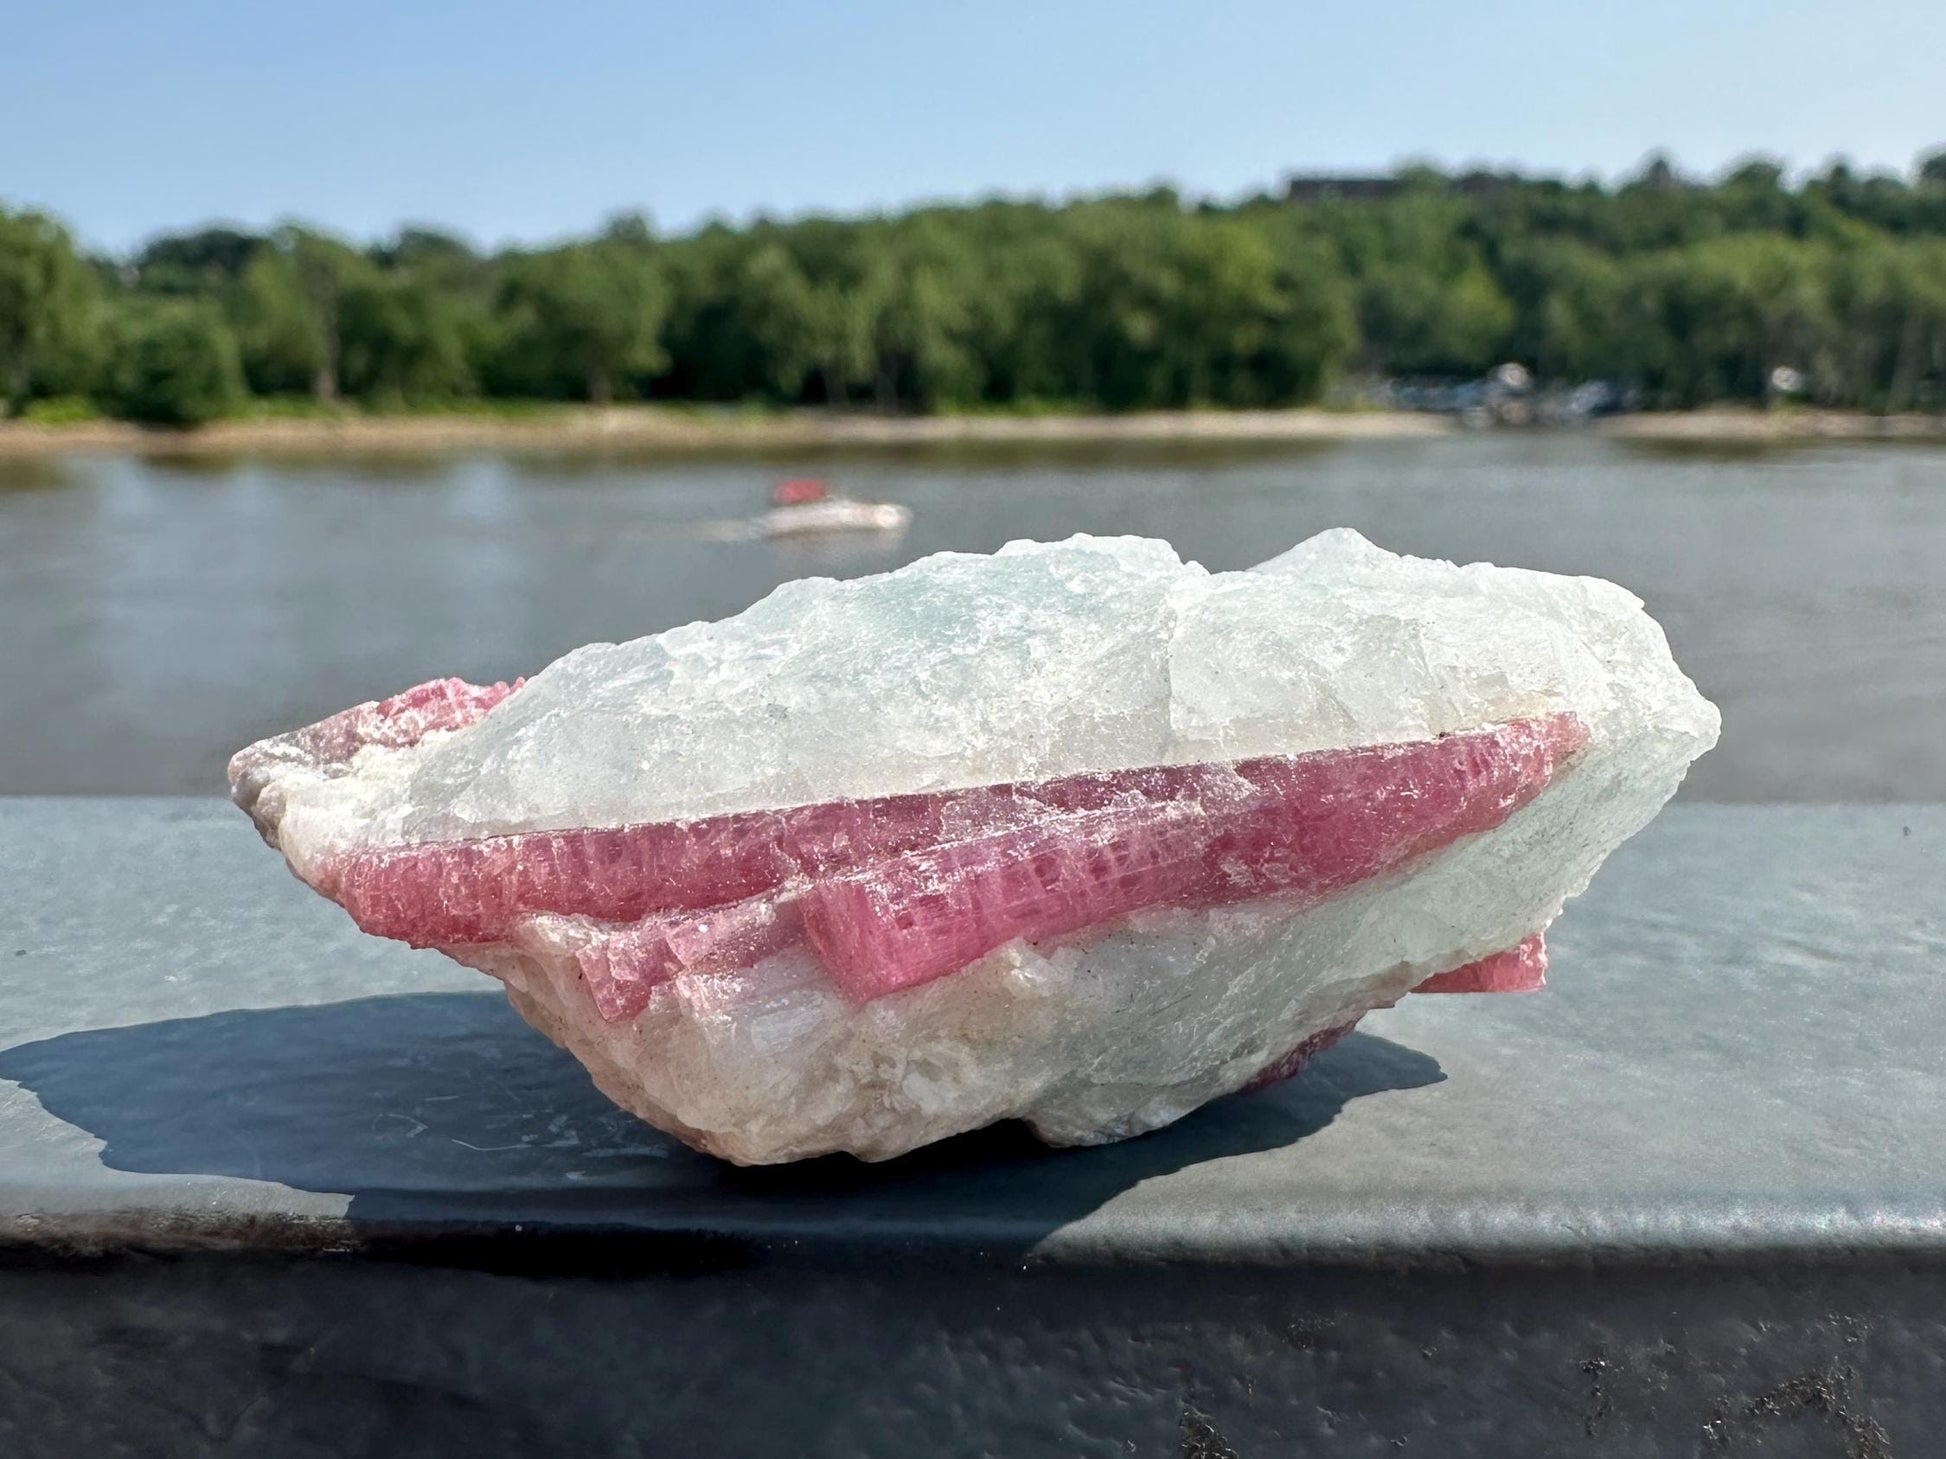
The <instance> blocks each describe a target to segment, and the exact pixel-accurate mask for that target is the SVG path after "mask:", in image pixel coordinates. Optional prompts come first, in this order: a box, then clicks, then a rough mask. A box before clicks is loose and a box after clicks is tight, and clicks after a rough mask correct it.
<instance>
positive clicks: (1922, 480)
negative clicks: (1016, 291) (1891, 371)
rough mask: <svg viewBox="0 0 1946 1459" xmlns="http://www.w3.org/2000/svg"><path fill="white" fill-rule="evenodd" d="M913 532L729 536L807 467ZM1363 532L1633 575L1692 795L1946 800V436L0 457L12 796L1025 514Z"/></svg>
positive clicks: (895, 559) (1272, 542) (161, 764)
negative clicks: (352, 457)
mask: <svg viewBox="0 0 1946 1459" xmlns="http://www.w3.org/2000/svg"><path fill="white" fill-rule="evenodd" d="M807 470H808V471H815V472H817V473H819V474H823V475H826V476H829V477H831V478H833V479H834V480H835V481H837V482H838V483H839V484H841V485H842V486H844V487H846V488H848V489H850V490H851V491H853V492H855V493H857V494H859V495H862V496H869V497H874V498H879V499H883V500H890V501H899V502H905V503H907V504H908V505H910V506H911V507H912V509H913V512H914V522H913V528H912V531H911V533H910V534H909V535H908V536H907V537H906V538H905V539H904V540H903V541H901V542H898V543H896V544H891V543H881V542H874V541H869V540H853V541H826V542H798V543H774V542H760V541H736V540H726V537H727V534H725V533H724V532H722V531H721V530H720V529H719V527H717V526H714V525H712V524H719V523H721V522H723V521H724V520H726V519H737V518H741V517H745V516H748V515H750V514H752V513H755V512H757V511H759V510H760V509H761V508H762V505H763V503H764V499H765V495H766V493H767V491H768V489H769V487H770V485H771V484H772V483H773V482H774V481H776V480H777V479H778V478H779V477H781V476H785V475H792V474H798V473H800V472H803V471H807ZM1337 525H1349V526H1353V527H1356V528H1358V529H1359V530H1360V531H1362V532H1364V533H1365V534H1366V535H1367V536H1369V537H1371V538H1372V539H1373V540H1374V541H1376V542H1379V543H1381V544H1382V545H1384V546H1387V547H1390V548H1393V549H1395V550H1398V551H1404V552H1412V553H1418V554H1423V555H1432V556H1440V557H1450V558H1456V559H1459V560H1461V561H1466V560H1470V559H1476V558H1488V559H1491V560H1493V561H1496V562H1502V563H1515V564H1520V565H1523V566H1529V567H1539V568H1547V569H1550V570H1552V571H1556V572H1570V573H1594V574H1599V575H1600V576H1602V577H1608V578H1613V579H1615V580H1616V581H1618V582H1621V583H1625V584H1627V585H1628V586H1629V587H1630V588H1632V589H1634V590H1635V591H1636V592H1637V593H1639V594H1641V596H1642V597H1643V598H1644V599H1646V600H1647V602H1648V605H1649V608H1650V611H1652V612H1653V613H1654V614H1655V615H1656V616H1657V617H1658V618H1659V619H1661V621H1662V623H1663V624H1664V625H1665V627H1667V629H1668V631H1669V637H1670V640H1671V642H1672V643H1673V644H1674V646H1675V650H1676V654H1677V657H1678V658H1679V659H1680V661H1681V662H1682V664H1683V665H1684V667H1685V668H1686V669H1687V670H1688V671H1689V672H1690V674H1691V675H1692V676H1693V677H1694V678H1695V679H1696V680H1697V682H1698V683H1699V684H1700V685H1701V686H1702V688H1703V690H1704V692H1706V693H1707V694H1709V695H1710V696H1711V697H1713V698H1714V699H1715V700H1716V701H1717V702H1718V703H1719V704H1720V705H1721V706H1722V708H1723V713H1724V720H1725V732H1724V738H1723V744H1722V746H1721V747H1720V748H1719V749H1718V750H1717V751H1716V753H1715V754H1713V755H1711V756H1710V757H1709V758H1707V759H1706V760H1704V761H1703V762H1702V763H1701V764H1700V765H1699V766H1698V767H1697V769H1696V770H1695V772H1694V773H1693V774H1692V776H1691V779H1690V781H1689V784H1688V786H1687V788H1686V791H1685V793H1686V794H1687V795H1690V796H1691V797H1696V798H1703V799H1717V800H1846V799H1858V800H1888V799H1890V800H1899V799H1926V800H1937V799H1942V798H1946V735H1942V733H1941V727H1940V717H1941V714H1940V711H1941V690H1942V688H1943V687H1946V582H1942V571H1943V570H1946V449H1941V448H1934V447H1860V448H1829V449H1827V448H1816V449H1796V450H1783V451H1771V452H1765V453H1758V454H1749V455H1741V456H1725V455H1721V454H1715V455H1711V454H1695V453H1675V454H1672V453H1668V452H1650V451H1645V450H1642V449H1639V448H1628V447H1624V446H1621V445H1618V444H1614V443H1610V442H1606V441H1603V440H1600V439H1598V438H1594V437H1588V436H1510V435H1481V436H1472V437H1462V438H1456V439H1450V440H1433V441H1388V442H1367V443H1359V444H1348V445H1340V446H1323V447H1305V448H1295V449H1288V448H1287V449H1280V450H1275V451H1254V452H1236V451H1228V452H1225V451H1208V450H1202V451H1196V452H1183V451H1180V450H1166V449H1149V450H1144V451H1123V452H1117V453H1111V454H1106V455H1104V454H1101V453H1098V452H1097V453H1076V454H1071V455H1048V454H1046V453H1039V454H1031V453H1030V454H1017V455H1006V454H994V453H991V452H988V453H985V454H979V455H960V454H950V453H948V454H938V453H933V454H915V455H907V456H884V455H879V456H872V457H861V458H836V459H834V458H826V459H823V460H817V461H807V460H792V459H781V458H780V459H774V460H768V461H727V460H709V461H688V462H674V463H672V462H667V461H663V462H629V461H620V460H585V459H584V460H580V461H557V460H544V459H525V458H522V459H511V458H505V457H495V456H480V457H463V458H455V459H452V460H446V461H440V462H436V463H429V464H428V463H421V464H402V463H399V462H396V461H394V462H363V461H347V460H330V461H321V462H317V463H294V462H290V461H267V460H266V461H239V462H225V463H203V464H184V463H170V462H161V461H146V460H138V459H133V458H99V459H76V460H70V461H65V462H61V463H58V464H50V463H39V462H35V463H6V462H0V686H3V687H0V793H19V792H61V793H67V792H219V791H221V790H222V788H223V765H224V761H225V759H226V758H227V757H228V755H229V753H230V752H231V751H232V750H233V749H235V748H236V747H237V746H239V745H241V744H244V743H246V742H248V741H249V740H252V739H255V738H257V737H258V736H261V735H264V734H268V733H271V732H273V731H277V730H282V729H287V728H289V727H291V726H293V725H297V724H301V723H305V722H308V721H310V720H313V719H316V718H318V717H320V716H322V715H324V714H327V713H329V712H331V711H333V710H336V709H340V708H342V707H344V706H345V705H347V704H351V703H353V702H355V701H358V700H362V699H370V698H375V697H379V696H382V695H385V694H387V693H390V692H392V691H394V690H397V689H399V688H401V687H403V686H405V685H407V684H411V683H414V682H417V681H418V680H421V679H426V678H430V677H433V676H435V675H441V674H459V675H463V676H465V677H467V678H472V679H495V678H502V677H511V676H513V675H515V674H519V673H527V672H532V671H533V670H535V669H537V668H539V667H540V666H542V665H543V664H545V663H547V662H548V661H549V660H550V659H552V658H554V657H555V656H557V655H558V654H560V653H562V652H564V651H565V650H567V649H570V648H573V647H575V646H576V645H578V644H581V643H585V642H587V641H589V640H591V639H618V638H629V637H634V636H636V635H638V634H643V633H652V632H655V631H656V630H658V629H663V628H667V627H669V626H671V625H673V624H677V623H682V622H686V621H689V620H691V619H696V618H714V617H720V616H722V615H724V614H727V613H733V612H735V611H737V610H738V609H739V608H742V607H743V606H745V605H746V604H748V603H750V602H751V601H753V600H754V599H756V598H758V597H760V596H762V595H763V594H764V593H765V592H767V591H769V590H770V589H771V588H772V587H774V586H775V585H776V584H777V583H779V582H782V581H784V580H785V579H788V578H792V577H799V576H803V575H805V574H813V573H823V574H832V575H837V576H852V575H856V574H860V573H868V572H875V571H879V570H881V569H884V568H888V567H892V566H896V565H897V564H899V563H901V562H905V561H908V560H910V559H911V558H913V557H917V556H919V555H921V554H924V553H928V552H935V551H938V550H940V549H942V548H958V549H962V550H967V551H975V552H984V551H989V550H991V549H992V548H995V547H997V546H999V545H1000V544H1001V543H1003V542H1005V541H1007V540H1008V539H1009V538H1013V537H1041V538H1048V537H1062V536H1066V535H1067V534H1069V533H1071V532H1096V533H1120V532H1134V533H1143V534H1148V535H1154V536H1160V537H1166V538H1168V539H1170V540H1171V541H1172V542H1174V543H1175V544H1176V545H1177V547H1178V548H1179V549H1180V550H1181V551H1182V552H1183V554H1184V555H1185V556H1188V557H1193V558H1197V559H1199V560H1201V561H1202V562H1204V563H1205V564H1207V565H1208V566H1210V567H1211V568H1235V567H1242V566H1245V565H1247V564H1249V563H1252V562H1256V561H1259V560H1261V559H1262V558H1264V557H1267V556H1270V555H1271V554H1273V553H1275V552H1278V551H1280V550H1282V549H1283V548H1285V547H1287V546H1289V545H1290V544H1291V543H1293V542H1296V541H1298V540H1299V539H1301V538H1303V537H1306V536H1308V535H1310V534H1311V533H1313V532H1315V531H1318V530H1319V529H1321V528H1324V527H1330V526H1337Z"/></svg>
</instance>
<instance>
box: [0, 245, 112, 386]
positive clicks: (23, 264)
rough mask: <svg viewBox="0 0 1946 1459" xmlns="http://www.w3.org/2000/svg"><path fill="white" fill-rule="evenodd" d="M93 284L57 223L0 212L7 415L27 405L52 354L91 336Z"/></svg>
mask: <svg viewBox="0 0 1946 1459" xmlns="http://www.w3.org/2000/svg"><path fill="white" fill-rule="evenodd" d="M91 284H92V280H91V278H90V275H89V272H88V270H87V269H86V268H84V267H83V266H82V264H81V262H80V260H79V259H77V258H76V257H75V253H74V245H73V243H72V241H71V240H70V239H69V237H68V234H67V230H66V229H64V228H63V227H61V225H60V224H59V223H57V222H55V221H54V220H53V219H52V218H50V217H48V216H47V215H46V214H44V213H35V212H18V213H10V212H8V211H7V210H6V209H5V208H0V404H4V405H5V407H6V409H7V411H8V412H9V413H14V412H17V411H19V410H20V408H21V407H22V406H23V405H24V404H25V403H26V401H27V397H28V394H29V392H30V391H31V390H32V388H33V386H34V381H35V374H36V367H37V365H38V364H40V363H41V362H43V361H44V360H45V358H46V357H47V355H48V353H49V352H50V351H53V350H58V349H60V348H61V347H63V346H67V347H69V348H74V347H76V345H77V343H78V341H79V339H80V337H81V336H82V335H83V333H84V332H85V331H86V330H87V328H88V325H89V322H90V320H89V311H90V305H91V295H92V292H93V291H92V288H91Z"/></svg>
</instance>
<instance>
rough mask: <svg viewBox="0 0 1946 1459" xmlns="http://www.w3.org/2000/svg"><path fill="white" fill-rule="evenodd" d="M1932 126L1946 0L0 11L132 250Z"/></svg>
mask: <svg viewBox="0 0 1946 1459" xmlns="http://www.w3.org/2000/svg"><path fill="white" fill-rule="evenodd" d="M1940 144H1946V0H1842V3H1841V0H1817V3H1801V0H1768V3H1759V0H1726V3H1724V0H1627V3H1619V0H1603V3H1584V0H1516V3H1503V4H1491V3H1486V4H1481V3H1474V4H1466V3H1459V0H1439V3H1421V0H1338V3H1333V4H1302V3H1284V4H1276V3H1269V0H1177V3H1168V4H1165V3H1161V0H1110V3H1103V0H1032V3H1017V0H977V3H964V0H958V3H951V4H946V3H922V0H906V3H899V4H893V3H882V0H857V3H850V4H830V3H827V4H815V3H812V4H805V3H799V4H781V3H768V0H690V3H685V4H663V3H637V4H621V3H600V0H555V3H552V4H538V3H529V4H513V3H505V0H472V3H468V4H456V3H455V4H436V3H432V0H321V3H303V0H299V3H278V0H255V3H248V4H246V3H243V0H168V3H158V0H96V3H59V0H0V199H4V200H6V201H9V202H12V203H15V204H21V203H31V204H35V205H38V206H42V207H47V208H51V209H53V210H54V211H55V212H57V213H59V214H61V215H62V216H63V217H65V218H66V219H67V220H68V221H69V222H70V223H71V224H72V225H74V227H75V228H76V229H77V230H78V231H79V232H80V234H81V235H82V236H83V237H84V238H85V239H87V240H88V241H89V242H90V243H93V244H96V245H101V246H107V247H113V248H125V247H128V246H129V245H131V244H133V243H136V242H137V241H139V240H140V239H142V238H144V237H146V236H148V235H149V234H151V233H154V232H156V231H158V230H161V229H165V228H176V227H182V226H186V225H191V224H195V223H199V222H203V221H205V220H212V219H229V220H235V221H240V222H243V223H246V224H252V225H261V224H265V223H268V222H270V221H272V220H273V219H276V218H278V217H282V216H291V215H295V216H301V217H305V218H308V219H311V220H314V221H316V222H319V223H323V224H325V225H327V226H330V227H334V228H337V229H340V230H343V231H345V232H348V233H350V234H353V235H356V236H361V237H371V236H376V235H378V234H381V233H385V232H388V231H390V230H391V229H392V228H394V227H396V226H397V225H398V224H399V223H401V222H404V221H421V222H428V223H435V224H441V225H445V226H449V227H453V228H456V229H458V230H459V231H461V232H463V233H465V234H467V235H469V236H471V237H472V238H474V239H475V240H476V241H479V242H482V243H499V242H506V241H514V240H528V241H533V240H541V239H545V238H550V237H555V236H559V235H562V234H565V233H571V232H576V231H585V230H587V229H590V228H592V227H594V226H595V225H596V224H597V223H598V222H599V221H600V220H601V219H602V218H603V217H604V216H606V215H607V214H609V213H612V212H614V211H616V210H619V209H640V210H643V211H646V212H647V213H648V214H649V215H650V216H651V217H652V218H653V219H654V220H655V221H656V223H657V225H658V226H659V227H662V228H665V229H680V228H684V227H688V226H690V225H692V224H694V223H695V222H697V221H698V220H699V219H701V218H704V217H706V216H709V215H711V214H721V215H724V216H727V217H730V218H735V219H741V218H747V217H749V216H750V215H752V214H753V213H755V212H757V211H759V210H768V211H771V212H775V213H798V212H804V211H809V210H833V211H846V212H851V211H859V210H865V209H870V208H874V207H879V206H885V205H891V204H898V203H903V202H908V201H911V200H914V199H918V198H927V197H955V198H958V197H969V196H975V195H979V194H983V193H990V192H996V191H1000V192H1008V193H1041V194H1051V195H1062V194H1067V193H1071V192H1075V191H1089V190H1099V189H1104V188H1109V187H1118V186H1128V185H1135V184H1143V183H1147V182H1150V181H1153V180H1156V179H1163V178H1166V179H1170V180H1173V181H1175V182H1177V183H1178V184H1179V185H1181V186H1182V187H1184V188H1185V189H1186V190H1188V191H1190V192H1192V193H1198V194H1201V193H1213V194H1217V195H1222V196H1228V195H1233V194H1236V193H1239V192H1243V191H1246V190H1250V189H1253V188H1256V187H1259V186H1266V185H1274V184H1275V182H1276V180H1277V179H1278V177H1279V176H1280V175H1281V174H1282V173H1284V172H1286V171H1289V170H1292V169H1297V170H1328V171H1338V170H1360V169H1365V170H1369V169H1379V168H1384V167H1387V166H1389V165H1391V164H1393V163H1396V162H1398V161H1400V160H1403V159H1407V158H1428V159H1432V160H1436V161H1440V162H1443V163H1447V164H1451V165H1460V164H1466V163H1471V162H1485V163H1489V164H1494V165H1504V164H1519V165H1522V166H1524V167H1527V168H1530V169H1538V170H1546V171H1552V172H1559V173H1566V174H1575V175H1579V174H1584V173H1590V172H1592V173H1596V174H1600V175H1603V176H1610V177H1612V176H1616V175H1619V174H1622V173H1625V172H1627V171H1630V170H1632V169H1633V168H1634V167H1635V166H1636V165H1637V164H1638V163H1639V162H1640V160H1641V159H1642V157H1643V156H1644V155H1645V154H1646V153H1648V152H1649V151H1651V150H1652V149H1656V148H1666V149H1668V150H1669V151H1670V152H1671V153H1672V154H1673V155H1674V156H1675V157H1676V158H1677V160H1678V162H1679V163H1681V164H1682V165H1684V166H1685V167H1688V168H1690V169H1693V170H1696V171H1712V170H1715V169H1717V168H1719V167H1720V166H1722V164H1724V163H1725V162H1727V161H1729V160H1731V159H1732V158H1734V157H1737V156H1739V155H1741V154H1744V153H1747V152H1751V151H1758V150H1761V151H1766V152H1769V153H1772V154H1774V155H1777V156H1780V157H1782V158H1784V159H1785V160H1786V161H1787V162H1789V163H1790V164H1792V165H1793V166H1795V167H1798V168H1806V167H1811V166H1816V165H1820V164H1822V163H1823V162H1824V161H1825V160H1827V159H1828V158H1830V157H1831V156H1833V155H1834V154H1839V153H1842V154H1846V155H1848V156H1850V157H1851V158H1852V159H1853V160H1854V162H1855V163H1857V164H1861V165H1866V166H1884V167H1892V168H1897V169H1900V170H1904V169H1906V168H1907V167H1909V166H1910V165H1911V163H1912V160H1913V157H1914V155H1915V154H1916V153H1918V152H1919V151H1921V150H1924V149H1927V148H1930V147H1932V146H1936V145H1940Z"/></svg>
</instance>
